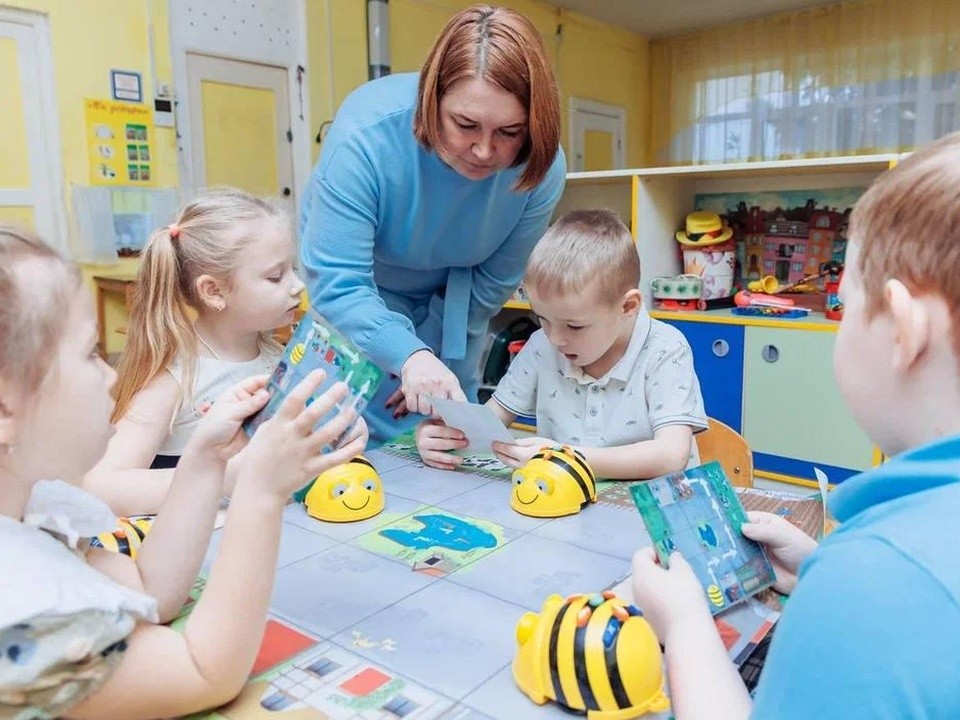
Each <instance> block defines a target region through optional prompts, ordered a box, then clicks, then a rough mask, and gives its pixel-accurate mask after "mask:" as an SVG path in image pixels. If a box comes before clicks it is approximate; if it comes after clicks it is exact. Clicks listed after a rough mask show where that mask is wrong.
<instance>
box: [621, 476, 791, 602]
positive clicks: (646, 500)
mask: <svg viewBox="0 0 960 720" xmlns="http://www.w3.org/2000/svg"><path fill="white" fill-rule="evenodd" d="M630 492H631V493H632V494H633V500H634V502H635V503H636V505H637V508H638V509H639V511H640V515H641V517H642V518H643V522H644V524H645V525H646V526H647V531H648V532H649V533H650V537H651V538H652V539H653V545H654V548H656V552H657V557H658V558H659V560H660V564H661V565H663V566H664V567H666V566H667V563H668V560H669V556H670V553H672V552H673V551H675V550H676V551H679V552H680V554H681V555H683V557H684V558H685V559H686V561H687V562H688V563H690V565H691V566H692V567H693V570H694V572H695V573H696V574H697V577H698V578H699V579H700V582H701V584H702V585H703V588H704V592H706V595H707V600H708V604H709V606H710V610H711V612H712V613H713V614H714V615H716V614H717V613H719V612H722V611H723V610H725V609H727V608H728V607H730V606H731V605H735V604H736V603H739V602H741V601H742V600H744V599H746V598H748V597H750V596H751V595H755V594H756V593H758V592H760V591H761V590H763V589H764V588H767V587H770V586H771V585H773V583H774V580H775V577H774V573H773V568H772V567H771V565H770V561H769V560H768V559H767V556H766V553H765V552H764V550H763V548H762V547H761V546H760V545H759V544H758V543H756V542H754V541H752V540H749V539H747V538H746V537H744V536H743V535H742V534H741V532H740V526H741V525H742V524H743V523H745V522H746V521H747V515H746V513H745V512H744V510H743V506H742V505H741V504H740V500H739V498H738V497H737V494H736V492H734V490H733V487H732V486H731V485H730V481H729V480H728V479H727V476H726V475H725V474H724V472H723V468H722V467H721V466H720V464H719V463H717V462H712V463H708V464H707V465H702V466H700V467H696V468H692V469H689V470H687V471H685V472H680V473H674V474H672V475H667V476H664V477H660V478H656V479H655V480H649V481H647V482H640V483H636V484H634V485H633V486H631V488H630Z"/></svg>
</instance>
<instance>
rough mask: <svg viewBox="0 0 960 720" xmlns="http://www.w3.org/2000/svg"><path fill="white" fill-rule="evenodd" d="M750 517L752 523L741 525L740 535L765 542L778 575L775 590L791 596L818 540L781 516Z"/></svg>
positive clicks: (753, 513) (767, 514)
mask: <svg viewBox="0 0 960 720" xmlns="http://www.w3.org/2000/svg"><path fill="white" fill-rule="evenodd" d="M747 517H749V518H750V522H748V523H744V524H743V525H741V526H740V532H742V533H743V534H744V536H746V537H748V538H750V539H751V540H755V541H756V542H759V543H763V545H764V547H766V549H767V555H768V557H769V558H770V564H771V565H773V571H774V573H776V575H777V582H776V583H775V584H774V588H776V589H777V590H779V591H780V592H782V593H784V594H786V595H789V594H790V593H791V592H793V589H794V588H795V587H796V585H797V571H798V570H799V568H800V563H802V562H803V561H804V560H806V559H807V557H808V556H809V555H810V553H812V552H813V551H814V550H816V549H817V541H816V540H814V539H813V538H812V537H810V536H809V535H807V534H806V533H805V532H804V531H803V530H801V529H800V528H798V527H797V526H795V525H793V524H792V523H790V522H789V521H787V520H785V519H784V518H782V517H781V516H780V515H774V514H773V513H768V512H748V513H747Z"/></svg>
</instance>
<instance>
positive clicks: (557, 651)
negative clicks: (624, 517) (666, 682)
mask: <svg viewBox="0 0 960 720" xmlns="http://www.w3.org/2000/svg"><path fill="white" fill-rule="evenodd" d="M513 679H514V680H515V681H516V683H517V685H518V686H519V687H520V689H521V690H522V691H523V692H524V693H525V694H526V695H527V696H528V697H529V698H530V699H531V700H533V701H534V702H535V703H537V704H538V705H543V704H544V703H545V702H546V701H547V700H548V699H549V700H553V701H555V702H557V703H558V704H560V705H562V706H563V707H565V708H566V709H568V710H571V711H573V712H577V713H584V712H585V713H586V715H587V718H588V720H628V718H637V717H640V716H641V715H644V714H646V713H648V712H662V711H663V710H666V709H667V708H669V707H670V701H669V700H667V696H666V695H665V694H664V692H663V658H662V654H661V652H660V643H659V642H658V641H657V638H656V636H655V635H654V634H653V630H652V629H651V628H650V625H649V623H647V621H646V620H645V619H644V618H643V617H642V616H641V612H640V610H639V609H638V608H636V607H634V606H633V605H626V604H625V603H624V602H623V601H622V600H619V599H618V598H617V597H615V596H614V594H613V593H610V592H605V593H603V594H602V595H572V596H570V597H569V598H567V599H566V600H564V599H563V598H562V597H560V596H559V595H551V596H550V597H548V598H547V599H546V601H545V602H544V603H543V609H542V610H541V611H540V613H539V614H538V613H532V612H528V613H524V615H523V616H522V617H521V618H520V621H519V622H518V623H517V654H516V656H515V657H514V660H513Z"/></svg>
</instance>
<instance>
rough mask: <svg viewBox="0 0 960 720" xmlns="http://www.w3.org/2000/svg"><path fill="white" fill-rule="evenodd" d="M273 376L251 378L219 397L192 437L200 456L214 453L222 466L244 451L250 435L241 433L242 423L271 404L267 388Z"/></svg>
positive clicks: (193, 445) (193, 447)
mask: <svg viewBox="0 0 960 720" xmlns="http://www.w3.org/2000/svg"><path fill="white" fill-rule="evenodd" d="M269 377H270V376H269V375H255V376H253V377H249V378H247V379H246V380H243V381H241V382H239V383H237V384H236V385H234V386H233V387H231V388H230V389H229V390H227V391H226V392H224V393H223V395H221V396H220V397H218V398H217V399H216V401H215V402H214V403H213V405H211V406H210V408H209V409H208V410H207V412H206V413H205V414H204V416H203V418H202V419H201V420H200V422H199V423H198V424H197V429H196V430H195V431H194V432H193V435H192V436H191V437H190V443H189V445H190V446H192V448H191V449H192V450H194V451H196V452H200V453H204V452H212V453H213V454H214V457H215V458H216V459H217V460H218V461H220V462H222V463H226V462H227V461H228V460H230V458H232V457H233V456H234V455H236V454H237V453H238V452H239V451H240V450H242V449H243V448H244V446H246V444H247V436H246V435H245V434H244V433H243V432H241V430H240V424H241V423H242V422H243V421H244V420H246V419H247V418H248V417H250V416H251V415H253V414H254V413H255V412H257V411H258V410H259V409H260V408H262V407H263V406H264V405H266V404H267V400H268V399H269V397H270V396H269V394H268V393H267V391H266V389H265V388H266V385H267V380H268V379H269ZM186 452H188V451H185V452H184V454H186Z"/></svg>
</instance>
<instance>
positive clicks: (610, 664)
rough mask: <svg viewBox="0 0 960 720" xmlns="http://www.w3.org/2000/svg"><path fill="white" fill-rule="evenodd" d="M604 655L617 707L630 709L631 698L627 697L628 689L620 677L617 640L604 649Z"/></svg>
mask: <svg viewBox="0 0 960 720" xmlns="http://www.w3.org/2000/svg"><path fill="white" fill-rule="evenodd" d="M619 639H620V638H617V640H619ZM603 654H604V656H605V659H606V661H607V677H608V678H609V679H610V689H611V690H612V691H613V699H614V700H616V701H617V707H619V708H628V707H630V698H629V697H628V696H627V689H626V688H625V687H624V686H623V678H622V677H620V668H619V667H618V666H617V641H616V640H615V641H614V642H613V644H612V645H611V646H610V647H608V648H604V651H603Z"/></svg>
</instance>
